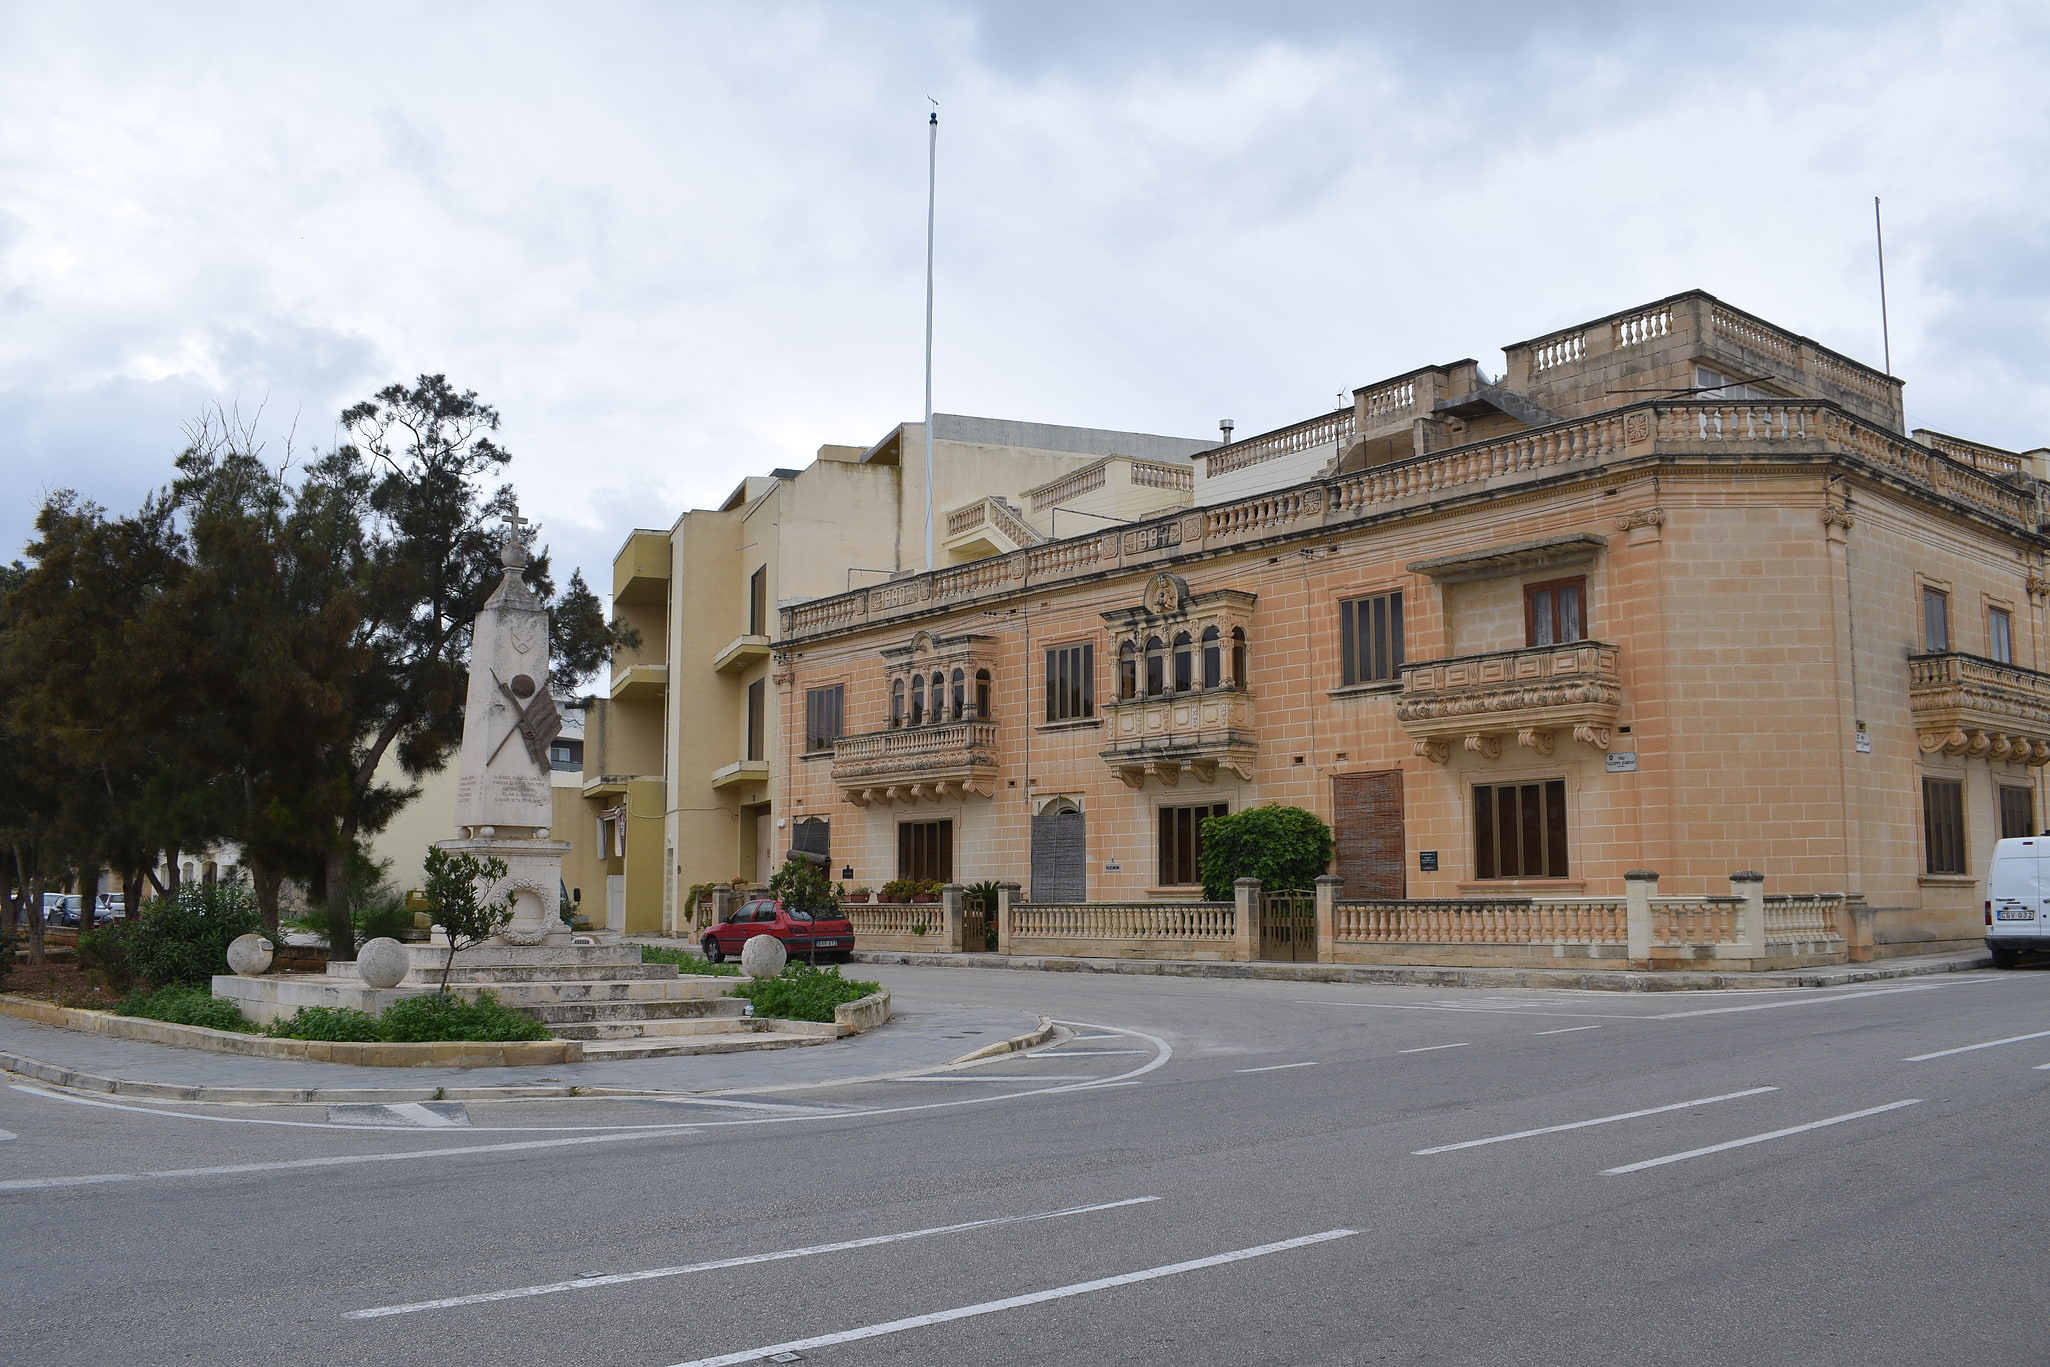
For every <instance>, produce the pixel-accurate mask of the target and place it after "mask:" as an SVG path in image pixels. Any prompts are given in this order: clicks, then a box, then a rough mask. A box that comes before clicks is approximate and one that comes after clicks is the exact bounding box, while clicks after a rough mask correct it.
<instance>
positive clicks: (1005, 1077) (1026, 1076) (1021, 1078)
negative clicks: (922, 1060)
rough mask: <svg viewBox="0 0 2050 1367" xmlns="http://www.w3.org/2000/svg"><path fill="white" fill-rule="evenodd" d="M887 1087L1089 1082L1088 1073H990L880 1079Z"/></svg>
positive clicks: (1008, 1085)
mask: <svg viewBox="0 0 2050 1367" xmlns="http://www.w3.org/2000/svg"><path fill="white" fill-rule="evenodd" d="M876 1081H878V1082H881V1083H883V1084H885V1085H887V1084H889V1083H893V1082H979V1083H981V1084H982V1085H983V1086H985V1087H1015V1086H1017V1085H1018V1084H1019V1083H1021V1082H1087V1081H1089V1074H1087V1073H990V1074H988V1075H987V1076H984V1077H892V1078H878V1079H876Z"/></svg>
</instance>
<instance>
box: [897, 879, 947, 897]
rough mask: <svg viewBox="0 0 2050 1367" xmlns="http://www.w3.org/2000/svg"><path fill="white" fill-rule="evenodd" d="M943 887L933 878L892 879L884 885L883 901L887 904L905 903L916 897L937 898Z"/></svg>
mask: <svg viewBox="0 0 2050 1367" xmlns="http://www.w3.org/2000/svg"><path fill="white" fill-rule="evenodd" d="M942 886H943V885H942V884H941V883H940V882H939V881H938V880H937V879H933V878H892V879H891V880H890V881H889V882H887V883H885V884H883V892H882V899H883V901H885V902H897V903H903V902H908V901H910V900H911V899H912V898H914V897H933V898H937V897H938V896H939V895H940V888H941V887H942Z"/></svg>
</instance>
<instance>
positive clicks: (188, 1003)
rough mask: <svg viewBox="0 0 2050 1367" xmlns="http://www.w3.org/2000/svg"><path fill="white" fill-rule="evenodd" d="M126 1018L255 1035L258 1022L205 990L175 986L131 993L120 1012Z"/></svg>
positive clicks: (187, 985) (239, 1008) (123, 1002)
mask: <svg viewBox="0 0 2050 1367" xmlns="http://www.w3.org/2000/svg"><path fill="white" fill-rule="evenodd" d="M117 1009H118V1010H119V1011H120V1013H121V1014H122V1015H124V1016H140V1017H141V1018H142V1019H144V1020H153V1021H164V1022H167V1023H168V1024H171V1025H204V1026H206V1027H207V1028H209V1029H212V1030H240V1031H242V1032H244V1033H245V1034H247V1033H252V1032H254V1031H255V1029H256V1024H255V1022H253V1021H251V1020H250V1019H249V1018H248V1017H247V1016H245V1015H243V1014H242V1008H241V1007H239V1006H237V1005H235V1003H233V1002H231V1001H225V1000H223V999H221V998H219V997H216V996H214V995H213V994H212V993H211V992H209V991H207V990H206V989H205V988H203V987H193V986H191V985H189V984H173V985H172V986H170V987H163V988H159V989H157V990H156V991H155V992H131V993H129V994H128V995H127V996H126V997H124V998H122V1001H121V1005H120V1006H119V1007H118V1008H117Z"/></svg>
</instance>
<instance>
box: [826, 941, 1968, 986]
mask: <svg viewBox="0 0 2050 1367" xmlns="http://www.w3.org/2000/svg"><path fill="white" fill-rule="evenodd" d="M854 958H855V961H856V962H857V963H865V964H898V965H902V966H905V967H912V968H1009V969H1021V970H1025V971H1029V972H1040V973H1124V974H1131V975H1134V976H1137V977H1158V978H1225V979H1237V980H1241V981H1270V982H1306V983H1367V984H1379V985H1383V986H1398V987H1565V988H1578V989H1580V990H1582V991H1601V992H1703V991H1728V990H1730V989H1732V988H1758V989H1765V988H1787V987H1841V986H1843V985H1845V984H1847V983H1867V982H1878V981H1881V980H1883V979H1888V978H1918V977H1925V976H1927V975H1930V974H1935V973H1966V972H1970V971H1972V970H1974V969H1980V968H1989V967H1991V966H1992V963H1993V960H1992V959H1991V958H1990V957H1988V956H1987V955H1985V954H1959V955H1950V956H1945V957H1943V958H1941V959H1934V958H1932V959H1922V960H1914V959H1901V960H1897V961H1895V962H1893V963H1890V964H1889V963H1870V964H1847V965H1843V966H1841V967H1832V968H1805V969H1793V970H1787V971H1782V972H1770V973H1693V972H1686V971H1671V970H1667V971H1657V972H1630V971H1624V970H1620V969H1607V970H1587V971H1581V972H1574V971H1571V970H1564V969H1533V968H1425V967H1416V966H1400V965H1386V966H1382V965H1373V964H1272V963H1250V964H1248V963H1204V962H1196V961H1191V960H1182V959H1077V958H1059V957H1054V956H1021V955H1008V954H912V953H903V952H896V951H881V950H856V951H855V952H854Z"/></svg>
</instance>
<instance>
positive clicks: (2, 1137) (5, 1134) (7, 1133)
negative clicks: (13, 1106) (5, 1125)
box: [0, 1130, 21, 1144]
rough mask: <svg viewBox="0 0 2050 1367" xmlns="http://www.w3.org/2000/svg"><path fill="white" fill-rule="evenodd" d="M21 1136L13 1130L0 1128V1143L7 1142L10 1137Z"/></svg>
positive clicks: (16, 1137) (17, 1137)
mask: <svg viewBox="0 0 2050 1367" xmlns="http://www.w3.org/2000/svg"><path fill="white" fill-rule="evenodd" d="M19 1138H21V1136H20V1135H18V1134H16V1133H15V1132H14V1131H13V1130H0V1144H5V1143H6V1142H7V1141H8V1140H10V1139H19Z"/></svg>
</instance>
